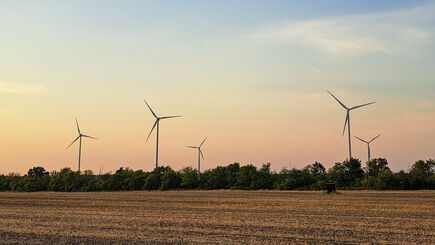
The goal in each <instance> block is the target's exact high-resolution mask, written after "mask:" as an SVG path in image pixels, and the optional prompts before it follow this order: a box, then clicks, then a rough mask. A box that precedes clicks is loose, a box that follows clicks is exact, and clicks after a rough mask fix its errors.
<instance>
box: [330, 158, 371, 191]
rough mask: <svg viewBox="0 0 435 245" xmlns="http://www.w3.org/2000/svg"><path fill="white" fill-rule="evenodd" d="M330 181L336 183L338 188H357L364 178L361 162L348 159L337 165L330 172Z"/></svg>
mask: <svg viewBox="0 0 435 245" xmlns="http://www.w3.org/2000/svg"><path fill="white" fill-rule="evenodd" d="M328 174H329V177H330V181H332V182H335V183H336V184H337V186H341V187H352V186H357V185H358V184H359V183H358V182H359V181H360V180H361V179H362V177H363V176H364V171H363V170H362V168H361V161H360V160H358V159H355V158H352V159H350V160H349V159H346V160H345V161H344V162H342V163H336V164H335V165H334V166H333V167H332V168H331V169H329V170H328Z"/></svg>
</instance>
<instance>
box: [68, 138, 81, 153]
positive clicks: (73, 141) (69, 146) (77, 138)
mask: <svg viewBox="0 0 435 245" xmlns="http://www.w3.org/2000/svg"><path fill="white" fill-rule="evenodd" d="M79 138H80V135H79V136H77V138H76V139H75V140H74V141H73V142H71V144H69V145H68V146H67V147H66V149H65V150H68V148H69V147H70V146H72V144H74V143H75V142H76V141H77V140H78V139H79Z"/></svg>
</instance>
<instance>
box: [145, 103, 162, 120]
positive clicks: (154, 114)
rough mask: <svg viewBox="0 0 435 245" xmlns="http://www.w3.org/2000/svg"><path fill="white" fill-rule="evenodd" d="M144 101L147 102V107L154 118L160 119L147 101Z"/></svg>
mask: <svg viewBox="0 0 435 245" xmlns="http://www.w3.org/2000/svg"><path fill="white" fill-rule="evenodd" d="M143 101H145V104H147V106H148V108H149V109H150V111H151V113H152V114H153V116H154V117H155V118H159V117H158V116H157V115H156V113H154V111H153V109H151V106H150V105H148V103H147V101H146V100H143Z"/></svg>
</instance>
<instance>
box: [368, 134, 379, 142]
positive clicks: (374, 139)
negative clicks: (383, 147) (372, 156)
mask: <svg viewBox="0 0 435 245" xmlns="http://www.w3.org/2000/svg"><path fill="white" fill-rule="evenodd" d="M379 136H381V135H380V134H379V135H378V136H376V137H374V138H373V139H372V140H370V141H369V143H371V142H372V141H373V140H375V139H377V138H379Z"/></svg>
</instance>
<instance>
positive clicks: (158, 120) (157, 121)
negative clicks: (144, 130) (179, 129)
mask: <svg viewBox="0 0 435 245" xmlns="http://www.w3.org/2000/svg"><path fill="white" fill-rule="evenodd" d="M143 101H145V104H146V105H147V106H148V109H150V111H151V113H152V114H153V116H154V117H155V118H156V121H155V122H154V125H153V127H152V128H151V131H150V133H149V134H148V137H147V141H148V139H149V138H150V136H151V133H152V132H153V131H154V128H155V127H156V126H157V125H158V124H159V122H160V120H162V119H169V118H175V117H182V116H180V115H178V116H166V117H158V116H157V115H156V113H155V112H154V111H153V109H151V106H150V105H149V104H148V102H147V101H146V100H143Z"/></svg>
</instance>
